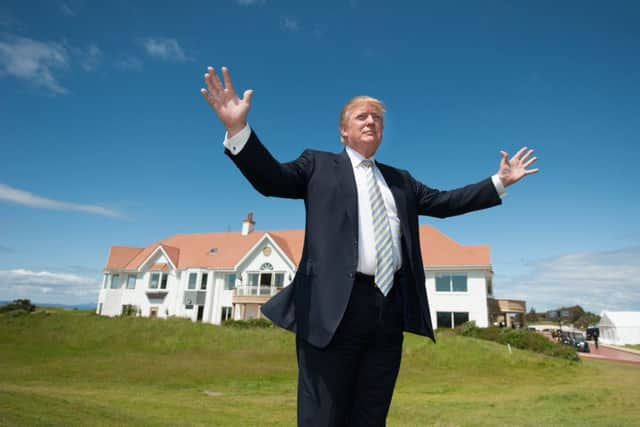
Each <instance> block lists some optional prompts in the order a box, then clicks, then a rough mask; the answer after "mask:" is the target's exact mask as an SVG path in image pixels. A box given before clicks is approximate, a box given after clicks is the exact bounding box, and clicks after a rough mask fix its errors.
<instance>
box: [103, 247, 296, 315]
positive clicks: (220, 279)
mask: <svg viewBox="0 0 640 427" xmlns="http://www.w3.org/2000/svg"><path fill="white" fill-rule="evenodd" d="M266 246H269V247H270V248H271V250H270V253H269V251H266V252H265V251H264V248H265V247H266ZM166 262H168V261H167V259H166V257H165V256H164V255H163V254H162V253H161V252H158V253H157V255H155V256H153V257H151V258H150V259H149V260H148V261H147V262H146V263H145V264H144V265H143V266H142V267H143V269H144V268H145V267H147V268H148V267H150V266H152V265H154V264H156V263H166ZM266 264H269V266H267V265H266ZM152 273H158V272H157V271H145V272H126V271H110V272H107V274H108V276H107V277H106V279H103V284H102V287H101V289H100V293H99V295H98V309H97V312H98V311H100V310H101V314H102V315H104V316H119V315H120V314H121V313H122V307H123V306H124V305H134V306H136V307H138V309H139V312H138V313H137V314H136V315H140V316H143V317H149V316H150V314H151V310H152V308H155V309H156V310H157V317H159V318H166V317H172V316H176V317H182V318H186V319H191V320H192V321H194V322H195V321H197V316H198V304H197V301H196V298H192V301H193V308H191V309H188V308H187V307H186V304H185V296H186V295H194V296H195V295H196V294H197V293H203V294H204V299H203V302H204V304H202V305H203V316H202V322H207V323H213V324H220V323H221V318H222V309H223V307H233V297H234V294H235V293H236V291H235V290H231V289H230V290H226V289H224V284H225V278H226V276H227V274H236V282H235V285H236V287H242V286H246V285H248V283H249V278H248V274H249V273H274V274H275V273H283V274H284V283H283V285H284V286H288V285H289V284H290V283H291V279H292V278H293V275H294V274H295V270H294V269H292V268H291V266H290V265H289V263H288V262H287V261H286V260H285V257H284V254H283V253H282V252H280V250H279V249H278V248H277V247H276V246H275V245H274V244H273V243H272V242H271V241H270V240H269V239H264V240H262V242H261V243H260V244H259V245H257V246H256V247H255V248H254V249H253V251H252V252H250V253H249V254H248V256H247V257H246V259H245V260H243V262H242V263H241V264H240V266H239V269H238V271H232V270H213V269H205V268H188V269H184V270H172V271H169V272H166V273H167V274H168V278H167V287H166V289H159V288H158V289H150V288H149V284H150V282H151V274H152ZM160 273H163V272H160ZM192 273H195V274H196V275H197V279H196V286H195V289H189V276H190V275H191V274H192ZM112 274H119V275H120V281H121V283H120V287H119V288H118V289H111V283H110V279H111V275H112ZM129 274H136V275H137V278H136V285H135V289H127V277H128V275H129ZM203 274H207V276H208V280H207V287H206V289H205V290H203V289H201V280H202V275H203ZM104 280H106V285H107V287H106V288H105V287H104V285H105V282H104ZM273 280H274V279H272V281H273ZM165 292H166V295H165V296H164V298H155V299H152V298H150V296H149V295H154V294H155V295H160V294H162V293H165ZM256 310H257V306H256V307H252V308H247V309H246V310H240V309H239V307H238V309H237V310H235V311H234V312H233V313H232V316H233V318H234V319H240V318H242V317H240V316H241V315H243V314H245V312H246V313H247V314H252V315H253V316H257V313H256Z"/></svg>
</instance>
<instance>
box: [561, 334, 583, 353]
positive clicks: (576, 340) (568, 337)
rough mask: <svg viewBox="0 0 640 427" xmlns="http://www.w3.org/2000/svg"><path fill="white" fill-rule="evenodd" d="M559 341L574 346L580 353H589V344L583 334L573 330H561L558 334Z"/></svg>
mask: <svg viewBox="0 0 640 427" xmlns="http://www.w3.org/2000/svg"><path fill="white" fill-rule="evenodd" d="M560 342H561V343H562V344H565V345H570V346H571V347H575V349H576V350H578V351H580V352H582V353H589V352H590V351H589V344H588V343H587V341H586V340H585V339H584V336H582V334H580V333H575V332H562V335H561V336H560Z"/></svg>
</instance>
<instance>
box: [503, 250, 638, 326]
mask: <svg viewBox="0 0 640 427" xmlns="http://www.w3.org/2000/svg"><path fill="white" fill-rule="evenodd" d="M639 261H640V247H629V248H623V249H618V250H612V251H599V252H582V253H574V254H568V255H563V256H559V257H555V258H548V259H543V260H537V261H534V262H532V263H530V264H529V265H527V267H528V269H529V270H530V272H529V274H527V275H522V276H519V277H508V278H504V279H503V278H501V277H500V276H499V274H497V275H496V278H495V280H494V281H495V284H496V290H497V291H496V293H497V294H499V296H504V297H505V298H516V299H524V300H526V301H527V307H528V308H531V307H535V308H536V310H537V311H542V310H547V309H553V308H559V307H560V306H563V305H564V306H571V305H575V304H579V305H581V306H582V307H583V308H584V309H585V310H589V311H592V312H594V313H597V314H599V313H600V311H602V310H614V311H615V310H640V262H639Z"/></svg>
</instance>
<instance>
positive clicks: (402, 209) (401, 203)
mask: <svg viewBox="0 0 640 427" xmlns="http://www.w3.org/2000/svg"><path fill="white" fill-rule="evenodd" d="M376 165H377V166H378V169H380V173H382V176H383V177H384V180H385V181H387V185H388V186H389V189H390V190H391V194H392V195H393V200H394V201H395V202H396V209H397V210H398V218H399V219H400V230H401V232H402V236H401V239H402V238H404V242H405V244H406V245H407V250H408V251H409V253H412V252H411V251H412V250H413V249H412V246H413V245H412V241H411V238H410V236H411V233H410V230H409V221H408V219H409V214H408V212H407V196H406V194H405V193H406V191H407V189H406V187H405V185H404V181H403V179H402V176H401V175H400V174H399V173H398V172H397V171H396V169H394V168H392V167H391V166H387V165H385V164H382V163H379V162H376ZM409 261H412V259H411V257H409Z"/></svg>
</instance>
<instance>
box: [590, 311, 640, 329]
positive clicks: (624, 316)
mask: <svg viewBox="0 0 640 427" xmlns="http://www.w3.org/2000/svg"><path fill="white" fill-rule="evenodd" d="M601 317H602V318H601V319H600V323H599V324H600V325H607V326H616V327H640V311H603V312H602V314H601Z"/></svg>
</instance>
